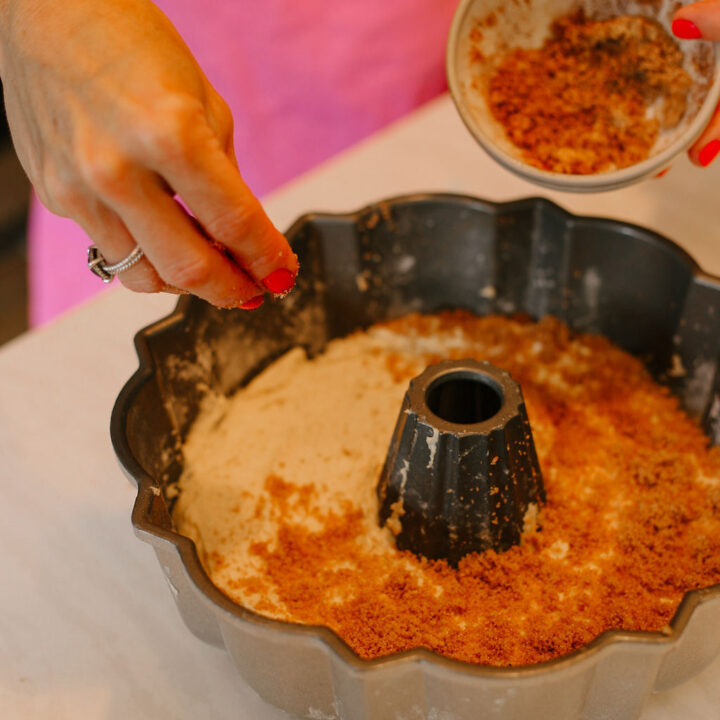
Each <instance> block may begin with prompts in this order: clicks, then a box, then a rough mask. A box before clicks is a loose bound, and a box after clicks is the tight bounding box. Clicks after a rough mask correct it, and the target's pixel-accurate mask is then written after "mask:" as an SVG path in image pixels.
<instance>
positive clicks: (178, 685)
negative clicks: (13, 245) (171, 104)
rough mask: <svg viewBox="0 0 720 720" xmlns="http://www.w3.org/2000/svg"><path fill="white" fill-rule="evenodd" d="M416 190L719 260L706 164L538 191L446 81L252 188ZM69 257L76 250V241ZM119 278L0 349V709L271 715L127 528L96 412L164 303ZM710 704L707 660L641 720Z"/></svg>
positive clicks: (711, 714) (670, 718)
mask: <svg viewBox="0 0 720 720" xmlns="http://www.w3.org/2000/svg"><path fill="white" fill-rule="evenodd" d="M414 191H443V192H461V193H468V194H473V195H478V196H480V197H484V198H486V199H489V200H506V199H513V198H518V197H523V196H528V195H544V196H546V197H550V198H551V199H553V200H555V201H556V202H559V203H560V204H562V205H564V206H565V207H566V208H567V209H569V210H571V211H573V212H578V213H583V214H593V215H605V216H610V217H615V218H619V219H623V220H628V221H631V222H635V223H638V224H641V225H645V226H647V227H650V228H653V229H655V230H658V231H660V232H662V233H663V234H665V235H667V236H668V237H670V238H671V239H673V240H675V241H677V242H679V243H680V244H682V245H683V246H684V247H685V248H686V249H687V250H688V251H689V252H690V253H691V254H692V255H693V256H694V257H695V258H696V259H697V260H698V262H699V263H700V264H701V265H702V266H703V267H704V269H705V270H707V271H709V272H713V273H715V274H720V223H719V222H718V220H720V163H718V164H717V167H715V168H711V169H709V170H705V171H701V170H698V169H696V168H693V167H691V166H690V164H689V163H688V162H687V161H686V160H685V159H682V160H679V161H678V162H677V163H676V164H675V166H674V167H673V169H672V170H671V172H670V173H669V174H668V175H667V176H665V177H664V178H662V179H661V180H655V181H649V182H645V183H642V184H640V185H636V186H634V187H631V188H628V189H625V190H619V191H615V192H612V193H608V194H604V195H576V196H572V195H565V194H561V193H556V192H546V191H543V190H541V189H539V188H536V187H533V186H531V185H528V184H527V183H525V182H523V181H521V180H519V179H517V178H515V177H514V176H512V175H510V174H509V173H508V172H506V171H505V170H503V169H502V168H500V167H499V166H497V165H496V164H495V163H493V162H492V161H491V160H490V159H489V158H488V157H487V156H486V155H485V154H484V153H483V152H482V151H481V150H480V149H479V148H478V147H477V146H476V145H475V144H474V142H473V141H472V139H471V138H470V136H469V135H468V133H467V132H466V130H465V129H464V127H463V126H462V124H461V122H460V120H459V119H458V118H457V116H456V114H455V111H454V109H453V107H452V104H451V102H450V100H449V99H448V98H447V97H443V98H440V99H438V100H437V101H435V102H433V103H431V104H430V105H428V106H425V107H424V108H422V109H421V110H419V111H418V112H416V113H415V114H414V115H412V116H410V117H408V118H406V119H405V120H403V121H402V122H400V123H398V124H397V125H395V126H393V127H391V128H389V129H387V130H385V131H383V132H382V133H380V134H378V135H376V136H374V137H372V138H370V139H368V140H367V141H365V142H364V143H361V144H360V145H358V146H356V147H355V148H353V149H351V150H350V151H348V152H346V153H345V154H343V155H341V156H339V157H337V158H335V159H334V160H332V161H331V162H329V163H328V164H326V165H325V166H323V167H321V168H319V169H317V170H316V171H314V172H312V173H310V174H309V175H307V176H305V177H303V178H301V179H299V180H298V181H296V182H294V183H292V184H291V185H289V186H287V187H286V188H284V189H282V190H281V191H280V192H278V193H275V194H274V195H273V196H271V197H269V198H267V199H266V205H267V208H268V210H269V212H270V215H271V216H272V217H273V219H274V220H275V221H276V223H277V224H278V225H279V226H280V227H282V228H284V227H287V226H288V225H289V224H290V223H291V222H292V221H293V220H294V219H295V218H296V217H297V216H298V215H300V214H302V213H303V212H306V211H309V210H321V211H347V210H354V209H356V208H358V207H360V206H362V205H364V204H366V203H368V202H370V201H373V200H377V199H380V198H383V197H386V196H390V195H397V194H403V193H407V192H414ZM78 262H83V258H82V257H81V256H79V257H78ZM174 303H175V298H174V297H170V296H153V297H147V296H140V295H133V294H132V293H129V292H127V291H125V290H124V289H122V288H119V287H118V288H116V289H113V290H110V291H109V292H108V293H105V294H104V295H102V296H100V297H99V298H98V299H96V300H93V301H91V302H90V303H88V304H87V305H85V306H83V307H81V308H80V309H78V310H75V311H73V312H72V313H70V314H68V315H67V316H65V317H63V318H61V319H60V320H58V321H57V322H55V323H53V324H52V325H50V326H47V327H45V328H43V329H41V330H39V331H35V332H32V333H30V334H28V335H26V336H24V337H22V338H20V339H18V340H17V341H15V342H13V343H11V344H10V345H7V346H5V347H4V348H3V349H2V350H1V351H0V545H1V546H2V548H3V551H2V555H0V718H3V720H5V719H6V718H7V719H11V718H12V719H15V718H23V719H31V718H33V719H34V718H43V719H45V718H53V719H54V720H70V719H71V718H72V719H73V720H74V719H76V718H83V720H94V719H97V718H104V719H105V718H117V719H118V720H119V719H120V718H122V719H123V720H125V719H126V718H133V720H142V719H144V718H148V719H149V718H153V720H158V719H160V718H168V719H170V718H172V719H173V720H182V719H184V718H187V719H188V720H190V718H193V719H195V718H200V717H207V718H213V719H214V720H225V719H229V718H240V719H241V720H280V718H286V717H287V716H285V715H284V714H283V713H281V712H279V711H277V710H275V709H273V708H271V707H269V706H267V705H266V704H265V703H264V702H262V701H261V700H260V699H259V698H257V697H256V696H255V695H254V693H253V691H252V690H250V689H249V688H248V687H246V686H245V685H244V684H243V682H242V681H241V680H240V679H239V677H238V676H237V675H236V673H235V670H234V669H233V666H232V664H231V661H230V659H229V658H228V657H227V656H226V654H225V653H224V652H223V651H220V650H217V649H215V648H212V647H209V646H206V645H204V644H203V643H201V642H200V641H198V640H197V639H196V638H194V637H193V636H192V635H191V634H190V633H189V632H188V631H187V630H186V629H185V627H184V625H183V624H182V622H181V620H180V618H179V616H178V614H177V611H176V610H175V607H174V603H173V601H172V598H171V596H170V593H169V591H168V588H167V587H166V585H165V581H164V579H163V576H162V573H161V572H160V569H159V567H158V566H157V563H156V560H155V557H154V555H153V552H152V549H151V548H150V547H149V546H147V545H145V544H143V543H141V542H139V541H138V540H137V539H136V538H135V536H134V534H133V531H132V528H131V526H130V509H131V506H132V503H133V499H134V496H135V491H134V488H133V487H132V486H131V485H130V484H129V483H128V482H127V480H126V479H125V478H124V476H123V474H122V472H121V471H120V469H119V468H118V466H117V463H116V461H115V456H114V453H113V451H112V448H111V445H110V438H109V431H108V424H109V418H110V411H111V408H112V405H113V402H114V400H115V397H116V395H117V393H118V391H119V390H120V388H121V386H122V384H123V383H124V382H125V380H126V379H127V378H128V377H129V376H130V375H131V373H132V372H133V370H134V369H135V367H136V365H137V360H136V357H135V352H134V348H133V345H132V336H133V334H134V333H135V331H136V330H138V329H139V328H141V327H143V326H144V325H147V324H148V323H150V322H151V321H153V320H155V319H157V318H159V317H161V316H163V315H164V314H166V313H167V312H169V311H170V310H171V308H172V307H173V306H174ZM679 717H682V718H683V719H684V720H695V719H697V720H712V719H714V718H720V658H719V659H718V660H717V661H716V662H715V663H714V664H713V665H712V666H711V667H709V668H707V669H706V670H705V671H704V672H703V673H702V674H701V675H700V676H698V677H696V678H695V679H694V680H692V681H690V682H688V683H686V684H685V685H683V686H681V687H679V688H676V689H674V690H671V691H669V692H666V693H662V694H659V695H656V696H654V697H652V698H651V700H650V702H649V704H648V706H647V707H646V709H645V711H644V713H643V715H642V720H676V719H677V718H679Z"/></svg>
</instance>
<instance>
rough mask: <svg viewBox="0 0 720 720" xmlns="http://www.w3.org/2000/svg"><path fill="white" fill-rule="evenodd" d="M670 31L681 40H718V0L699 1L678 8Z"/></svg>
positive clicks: (719, 10)
mask: <svg viewBox="0 0 720 720" xmlns="http://www.w3.org/2000/svg"><path fill="white" fill-rule="evenodd" d="M672 31H673V35H675V37H678V38H681V39H682V40H698V39H700V38H702V39H703V40H720V0H700V2H695V3H691V4H690V5H687V6H685V7H682V8H680V9H679V10H678V11H677V12H676V13H675V16H674V18H673V23H672Z"/></svg>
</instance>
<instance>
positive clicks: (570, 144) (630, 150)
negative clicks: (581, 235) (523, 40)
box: [487, 14, 692, 175]
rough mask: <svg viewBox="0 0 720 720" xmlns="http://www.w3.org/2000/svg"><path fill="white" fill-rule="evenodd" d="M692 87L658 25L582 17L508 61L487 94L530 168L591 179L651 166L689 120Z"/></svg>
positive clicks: (564, 22)
mask: <svg viewBox="0 0 720 720" xmlns="http://www.w3.org/2000/svg"><path fill="white" fill-rule="evenodd" d="M691 85H692V80H691V78H690V76H689V74H688V73H687V72H686V71H685V70H684V69H683V53H682V51H681V50H680V48H679V46H678V44H677V43H676V42H675V40H673V38H672V37H670V36H669V35H668V33H667V32H666V31H665V29H664V28H663V27H662V26H661V25H660V24H658V23H657V22H655V21H653V20H649V19H647V18H643V17H631V16H623V17H618V18H613V19H610V20H598V21H592V20H588V19H586V18H585V17H584V16H583V15H582V14H574V15H572V16H569V17H565V18H562V19H560V20H558V21H556V22H555V23H554V25H553V27H552V32H551V36H550V38H549V39H548V40H547V41H546V42H545V44H544V45H543V46H542V47H541V48H539V49H516V50H513V51H511V52H509V53H508V54H507V55H505V56H504V57H503V58H502V59H500V60H499V65H498V67H497V70H496V71H495V73H494V74H493V76H492V77H491V78H490V80H489V85H488V87H487V94H488V101H489V107H490V110H491V112H492V114H493V116H494V117H495V118H496V119H497V120H498V122H499V123H500V124H501V125H502V126H503V127H504V129H505V131H506V133H507V137H508V138H509V139H510V141H511V142H512V143H513V144H514V145H516V146H517V147H518V148H520V149H521V150H522V152H523V156H524V158H525V160H526V161H527V162H528V163H530V164H531V165H534V166H535V167H538V168H541V169H543V170H549V171H552V172H559V173H567V174H575V175H587V174H592V173H601V172H608V171H611V170H618V169H621V168H624V167H627V166H629V165H633V164H635V163H637V162H640V161H642V160H644V159H646V158H647V157H648V156H649V155H650V152H651V150H652V148H653V146H654V144H655V142H656V140H657V139H658V136H659V133H660V132H661V131H663V130H668V129H671V128H674V127H676V126H677V125H678V124H679V123H680V121H681V120H682V118H683V116H684V114H685V111H686V107H687V95H688V91H689V90H690V88H691Z"/></svg>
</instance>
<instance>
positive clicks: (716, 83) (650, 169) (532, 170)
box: [445, 0, 720, 193]
mask: <svg viewBox="0 0 720 720" xmlns="http://www.w3.org/2000/svg"><path fill="white" fill-rule="evenodd" d="M480 2H482V0H460V3H459V4H458V6H457V8H456V9H455V13H454V14H453V18H452V22H451V25H450V30H449V33H448V39H447V45H446V50H445V72H446V78H447V83H448V89H449V91H450V96H451V97H452V100H453V103H454V104H455V108H456V109H457V111H458V113H459V115H460V117H461V119H462V121H463V123H464V125H465V127H466V128H467V129H468V131H469V132H470V134H471V135H472V136H473V138H474V139H475V141H476V142H477V143H478V144H479V145H480V146H481V147H482V148H483V149H484V150H485V152H487V153H488V155H490V156H491V157H492V158H493V159H494V160H495V161H496V162H498V163H499V164H500V165H502V166H503V167H504V168H505V169H506V170H510V171H511V172H512V173H514V174H515V175H518V176H520V177H521V178H523V179H524V180H528V181H529V182H532V183H535V184H536V185H540V186H543V187H546V188H550V189H552V190H561V191H565V192H578V193H582V192H600V191H607V190H617V189H619V188H622V187H626V186H628V185H631V184H633V183H635V182H638V181H639V180H642V179H643V178H645V177H648V176H650V175H653V174H655V173H658V172H661V171H662V170H664V169H665V168H666V167H668V166H669V164H670V163H671V162H672V161H673V160H674V158H675V157H676V156H677V155H679V154H680V153H682V152H683V151H685V150H687V148H689V147H690V146H691V145H692V144H693V143H694V142H695V141H696V140H697V139H698V138H699V137H700V135H701V134H702V133H703V131H704V129H705V127H706V126H707V125H708V123H709V122H710V119H711V118H712V116H713V114H714V112H715V109H716V107H717V106H718V101H719V100H720V43H719V42H713V43H711V44H712V45H713V50H714V55H715V63H714V66H715V71H714V76H713V82H712V84H711V86H710V88H709V90H708V92H707V95H706V96H705V99H704V100H703V103H702V105H701V106H700V109H699V110H698V113H697V115H696V116H695V117H694V118H693V120H692V122H691V123H690V124H689V126H688V127H687V129H686V130H685V131H684V132H683V133H682V134H681V135H680V136H679V137H678V138H677V139H676V140H675V141H674V142H672V143H671V144H670V145H668V146H667V147H666V148H664V149H663V150H661V151H660V152H659V153H657V154H655V155H652V156H650V157H649V158H646V159H645V160H642V161H641V162H639V163H635V164H634V165H629V166H628V167H625V168H622V169H620V170H613V171H611V172H606V173H596V174H591V175H571V174H569V173H558V172H552V171H550V170H541V169H540V168H536V167H534V166H532V165H530V164H528V163H525V162H522V161H521V160H519V159H518V158H517V157H515V156H514V155H511V154H510V153H508V152H506V151H505V150H503V149H502V148H501V147H499V146H498V145H497V144H496V143H494V142H493V140H492V138H490V136H489V135H487V134H486V133H485V132H484V131H483V130H482V128H481V127H480V126H479V125H478V124H477V123H476V122H475V121H474V119H473V115H472V113H471V111H470V109H469V107H468V105H467V103H466V102H465V98H464V94H463V88H462V83H461V82H460V71H459V69H458V67H457V64H456V58H457V56H458V45H459V43H460V42H461V41H462V36H461V31H462V28H463V25H464V23H465V19H466V16H467V15H468V13H470V12H471V10H472V9H473V7H474V6H475V5H477V4H479V3H480ZM705 42H708V41H705Z"/></svg>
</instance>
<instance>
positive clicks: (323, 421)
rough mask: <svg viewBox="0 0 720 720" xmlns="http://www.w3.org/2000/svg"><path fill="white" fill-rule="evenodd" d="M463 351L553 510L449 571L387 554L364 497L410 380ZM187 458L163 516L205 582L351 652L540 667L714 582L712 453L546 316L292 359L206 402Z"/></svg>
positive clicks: (374, 336)
mask: <svg viewBox="0 0 720 720" xmlns="http://www.w3.org/2000/svg"><path fill="white" fill-rule="evenodd" d="M465 357H474V358H476V359H478V360H489V361H490V362H492V363H494V364H495V365H497V366H499V367H501V368H505V369H507V370H509V371H510V373H511V374H512V375H513V376H514V378H515V379H516V380H518V381H519V382H520V383H521V385H522V388H523V393H524V396H525V400H526V405H527V410H528V415H529V418H530V422H531V424H532V428H533V434H534V437H535V443H536V448H537V451H538V456H539V459H540V464H541V467H542V471H543V474H544V480H545V487H546V491H547V504H546V505H545V506H544V507H543V509H542V511H541V515H540V520H541V526H542V529H541V530H539V531H538V532H536V533H534V534H532V535H529V536H526V538H525V539H524V541H523V543H522V545H520V546H517V547H514V548H512V549H511V550H509V551H508V552H505V553H503V554H500V555H498V554H496V553H494V552H486V553H484V554H472V555H469V556H466V557H465V558H464V559H463V560H462V561H461V562H460V564H459V566H458V568H457V569H453V568H451V567H449V566H448V565H447V564H446V563H444V562H442V561H434V562H430V561H426V560H423V559H419V558H417V557H415V556H414V555H412V554H410V553H407V552H399V551H397V549H396V548H395V546H394V545H393V541H392V536H391V534H390V532H389V531H388V530H385V529H381V528H379V527H378V524H377V511H378V504H377V499H376V497H375V486H376V484H377V480H378V477H379V473H380V469H381V467H382V463H383V460H384V457H385V454H386V451H387V445H388V442H389V439H390V437H391V434H392V430H393V427H394V424H395V420H396V416H397V412H398V410H399V408H400V404H401V400H402V397H403V395H404V392H405V390H406V387H407V383H408V381H409V379H410V378H411V377H413V376H415V375H416V374H418V373H419V372H420V371H421V370H422V369H424V368H425V367H426V366H427V364H429V363H431V362H436V361H438V360H440V359H443V358H465ZM184 451H185V458H186V467H185V472H184V475H183V477H182V478H181V481H180V497H179V500H178V503H177V506H176V510H175V521H176V523H177V526H178V528H179V530H180V531H181V532H183V533H184V534H186V535H189V536H190V537H192V538H193V539H194V540H195V541H196V543H197V546H198V551H199V553H200V557H201V560H202V562H203V564H204V566H205V568H206V569H207V572H208V573H209V575H210V577H211V578H212V580H213V582H214V583H215V584H216V585H217V586H218V587H219V588H220V589H221V590H222V591H223V592H224V593H226V594H227V595H228V596H229V597H230V598H232V599H233V600H234V601H236V602H238V603H240V604H241V605H244V606H245V607H248V608H252V609H254V610H255V611H257V612H258V613H261V614H263V615H267V616H269V617H274V618H280V619H285V620H290V621H292V622H296V623H307V624H314V625H325V626H328V627H330V628H332V629H333V630H334V631H335V632H336V633H337V634H338V635H339V636H340V637H341V638H343V639H344V640H345V642H347V643H348V645H350V646H351V647H352V648H353V649H354V650H355V652H356V653H357V654H358V655H359V656H361V657H363V658H373V657H378V656H383V655H388V654H391V653H396V652H400V651H402V650H407V649H410V648H416V647H426V648H429V649H430V650H432V651H434V652H437V653H440V654H442V655H446V656H449V657H453V658H457V659H459V660H464V661H467V662H471V663H483V664H490V665H525V664H530V663H536V662H539V661H543V660H548V659H550V658H555V657H558V656H560V655H563V654H566V653H568V652H570V651H572V650H574V649H576V648H579V647H581V646H582V645H584V644H586V643H588V642H589V641H590V640H592V639H593V638H595V637H596V636H597V635H598V634H600V633H601V632H603V631H604V630H607V629H610V628H622V629H633V630H655V631H662V630H663V628H665V627H666V626H667V623H668V622H669V620H670V619H671V618H672V616H673V613H674V612H675V610H676V609H677V607H678V604H679V602H680V600H681V598H682V597H683V594H684V593H685V592H686V591H687V590H689V589H692V588H699V587H705V586H709V585H712V584H714V583H718V582H720V449H718V448H714V449H708V440H707V438H706V437H705V436H704V435H703V433H702V432H701V430H700V429H699V427H698V426H697V425H696V423H695V422H693V421H692V420H690V419H689V418H688V417H687V416H686V415H685V414H684V413H683V412H682V411H681V410H680V408H679V407H678V403H677V401H676V399H675V398H674V397H673V396H672V395H671V394H670V393H669V392H668V391H667V390H665V389H664V388H662V387H660V386H658V385H657V384H656V383H654V382H653V381H652V380H651V378H650V377H649V375H648V374H647V373H646V371H645V370H644V368H643V366H642V364H641V363H640V362H639V361H638V360H636V359H634V358H632V357H631V356H629V355H628V354H626V353H625V352H623V351H621V350H620V349H618V348H617V347H615V346H613V345H612V344H611V343H610V342H608V341H607V340H606V339H604V338H602V337H598V336H591V335H580V336H572V335H571V334H570V333H569V331H568V329H567V328H566V327H565V326H564V325H563V324H562V323H561V322H560V321H558V320H556V319H553V318H546V319H544V320H542V321H541V322H539V323H534V322H531V321H528V320H525V319H522V318H504V317H498V316H490V317H484V318H478V317H474V316H471V315H470V314H468V313H465V312H453V313H444V314H439V315H433V316H417V315H415V316H409V317H407V318H404V319H401V320H397V321H393V322H389V323H386V324H382V325H378V326H374V327H373V328H371V329H370V330H369V331H367V332H365V333H358V334H355V335H352V336H350V337H348V338H346V339H340V340H336V341H334V342H332V343H330V345H329V346H328V348H327V351H326V352H325V353H324V354H322V355H321V356H319V357H318V358H316V359H314V360H312V361H308V360H307V359H306V358H305V356H304V354H303V353H302V351H300V350H293V351H291V352H290V353H288V354H287V355H286V356H284V357H283V358H281V359H280V360H279V361H277V362H276V363H275V364H273V365H272V366H270V367H269V368H268V369H267V370H266V371H264V372H263V373H262V374H261V375H259V376H258V377H257V378H256V379H255V380H254V381H253V382H252V383H251V384H250V385H249V386H248V387H247V388H245V389H243V390H242V391H241V392H239V393H237V394H236V395H235V396H234V397H232V398H230V399H229V400H222V399H215V400H214V401H212V402H209V403H208V406H207V408H206V409H205V411H204V412H203V413H201V415H200V417H199V418H198V420H197V423H196V425H195V426H194V428H193V430H192V432H191V435H190V437H189V438H188V440H187V443H186V445H185V448H184ZM401 520H402V519H401V518H400V521H401Z"/></svg>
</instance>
